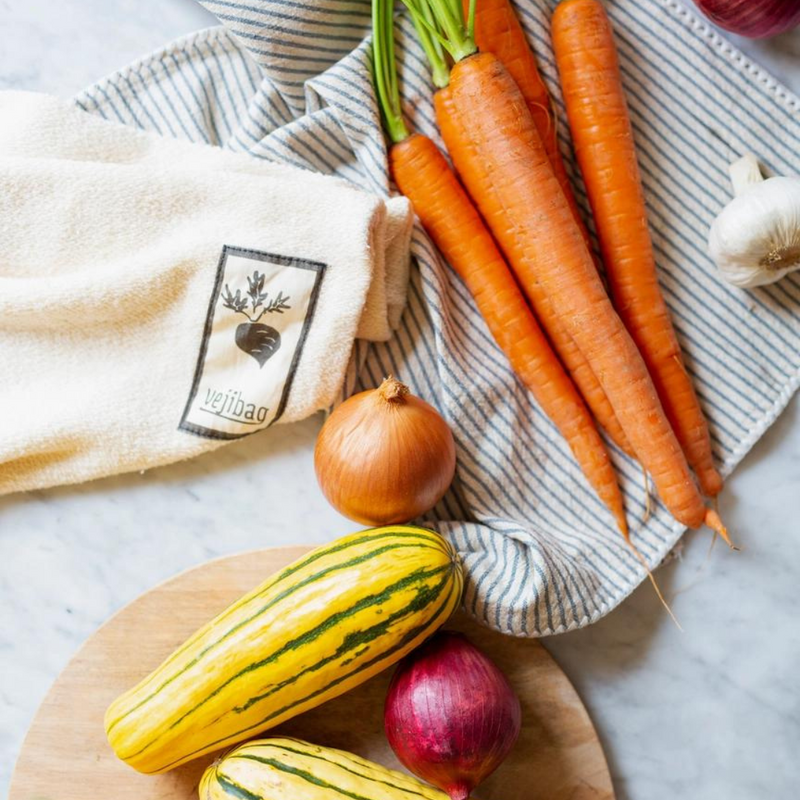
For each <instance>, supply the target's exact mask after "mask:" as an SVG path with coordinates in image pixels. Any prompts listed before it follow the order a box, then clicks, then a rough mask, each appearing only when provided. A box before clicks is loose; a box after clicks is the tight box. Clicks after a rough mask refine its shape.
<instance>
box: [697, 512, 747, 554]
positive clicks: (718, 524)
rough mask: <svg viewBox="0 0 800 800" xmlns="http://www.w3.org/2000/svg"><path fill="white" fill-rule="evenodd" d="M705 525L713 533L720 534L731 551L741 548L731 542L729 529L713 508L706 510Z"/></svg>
mask: <svg viewBox="0 0 800 800" xmlns="http://www.w3.org/2000/svg"><path fill="white" fill-rule="evenodd" d="M705 523H706V525H708V527H709V528H711V530H712V531H714V532H715V533H718V534H719V535H720V536H721V537H722V540H723V541H724V542H725V544H727V545H728V547H730V549H731V550H737V551H738V550H739V548H738V547H737V546H736V545H735V544H734V543H733V542H732V541H731V537H730V536H729V535H728V529H727V528H726V527H725V525H724V524H723V522H722V519H720V516H719V514H718V513H717V512H716V511H715V510H714V509H713V508H707V509H706V516H705Z"/></svg>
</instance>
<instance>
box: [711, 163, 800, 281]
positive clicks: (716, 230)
mask: <svg viewBox="0 0 800 800" xmlns="http://www.w3.org/2000/svg"><path fill="white" fill-rule="evenodd" d="M730 175H731V181H732V183H733V192H734V195H735V196H734V198H733V200H731V202H730V203H728V205H727V206H726V207H725V208H724V209H723V210H722V213H721V214H720V215H719V216H718V217H717V218H716V220H714V223H713V225H712V226H711V232H710V235H709V241H708V248H709V253H710V254H711V258H713V259H714V262H715V263H716V265H717V267H719V271H720V272H721V273H722V277H723V278H724V279H725V280H726V281H728V283H732V284H733V285H734V286H740V287H742V288H745V289H747V288H751V287H753V286H762V285H763V284H765V283H774V282H775V281H777V280H780V279H781V278H782V277H783V276H784V275H786V274H787V273H789V272H792V271H793V270H796V269H800V178H767V179H766V180H764V176H763V175H762V174H761V170H760V169H759V167H758V161H757V160H756V157H755V156H753V155H751V154H749V153H748V154H747V155H745V156H743V157H742V158H740V159H739V160H738V161H736V162H734V163H733V164H732V165H731V167H730Z"/></svg>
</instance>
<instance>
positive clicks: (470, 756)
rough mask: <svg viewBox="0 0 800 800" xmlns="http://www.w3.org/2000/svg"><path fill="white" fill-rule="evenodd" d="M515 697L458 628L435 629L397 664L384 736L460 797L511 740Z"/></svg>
mask: <svg viewBox="0 0 800 800" xmlns="http://www.w3.org/2000/svg"><path fill="white" fill-rule="evenodd" d="M520 717H521V712H520V705H519V699H518V698H517V696H516V694H514V690H513V689H512V688H511V686H510V685H509V683H508V681H507V680H506V678H505V676H504V675H503V673H502V672H500V670H499V669H498V668H497V667H496V666H495V665H494V664H493V663H492V662H491V661H490V660H489V659H488V658H487V657H486V656H485V655H484V654H483V653H482V652H481V651H480V650H478V649H477V648H476V647H474V646H473V645H471V644H470V643H469V642H468V641H467V639H466V638H465V637H464V636H462V635H461V634H459V633H452V632H450V631H444V632H440V633H437V634H436V635H435V636H434V637H433V638H432V639H430V640H428V642H426V643H425V644H424V645H423V646H422V647H420V648H419V649H417V650H415V651H414V652H413V653H411V654H410V655H409V656H407V657H406V658H405V660H404V661H402V662H401V663H400V666H399V667H398V668H397V672H395V674H394V677H393V678H392V683H391V685H390V686H389V693H388V695H387V697H386V708H385V711H384V726H385V729H386V737H387V738H388V740H389V744H390V745H391V746H392V750H394V752H395V754H396V755H397V757H398V758H399V759H400V761H401V763H402V764H403V765H404V766H405V767H406V768H407V769H409V770H410V771H411V772H413V773H414V774H415V775H417V776H419V777H420V778H422V779H423V780H425V781H428V783H432V784H433V785H434V786H437V787H438V788H440V789H442V790H443V791H445V792H447V794H449V795H450V797H451V798H452V800H465V798H467V797H469V795H470V792H471V791H472V790H473V789H474V788H475V787H476V786H477V785H478V784H479V783H480V782H481V781H483V780H484V779H485V778H486V777H487V776H488V775H490V774H491V773H492V772H494V770H495V769H496V768H497V767H498V765H499V764H500V762H501V761H502V760H503V759H504V758H505V757H506V756H507V755H508V753H509V751H510V750H511V748H512V747H513V746H514V743H515V742H516V741H517V737H518V736H519V730H520Z"/></svg>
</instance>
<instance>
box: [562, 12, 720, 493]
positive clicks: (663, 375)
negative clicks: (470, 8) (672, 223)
mask: <svg viewBox="0 0 800 800" xmlns="http://www.w3.org/2000/svg"><path fill="white" fill-rule="evenodd" d="M553 46H554V48H555V54H556V61H557V63H558V68H559V71H560V74H561V82H562V86H563V90H564V101H565V103H566V106H567V113H568V116H569V122H570V128H571V129H572V138H573V141H574V143H575V151H576V153H577V156H578V161H579V163H580V167H581V171H582V172H583V178H584V182H585V183H586V189H587V192H588V194H589V200H590V202H591V205H592V210H593V211H594V219H595V224H596V225H597V232H598V235H599V237H600V243H601V248H602V252H603V259H604V261H605V265H606V271H607V275H608V280H609V284H610V287H611V293H612V296H613V299H614V304H615V306H616V308H617V311H618V312H619V314H620V316H621V317H622V320H623V322H624V323H625V326H626V327H627V329H628V331H629V332H630V334H631V336H632V337H633V340H634V341H635V342H636V344H637V345H638V347H639V350H640V352H641V353H642V356H643V357H644V360H645V363H646V364H647V367H648V369H649V371H650V375H651V377H652V379H653V383H654V384H655V387H656V390H657V391H658V396H659V398H660V399H661V402H662V404H663V406H664V410H665V412H666V414H667V418H668V419H669V421H670V423H671V425H672V428H673V430H674V431H675V434H676V436H677V437H678V441H679V442H680V444H681V447H682V448H683V452H684V453H685V454H686V458H687V460H688V461H689V464H690V465H691V466H692V467H693V469H694V471H695V474H696V475H697V477H698V480H699V481H700V486H701V488H702V489H703V492H704V493H705V494H707V495H710V496H712V497H713V496H716V495H717V494H718V493H719V492H720V490H721V489H722V477H721V476H720V474H719V472H718V471H717V469H716V467H715V466H714V458H713V455H712V452H711V437H710V436H709V432H708V425H707V424H706V420H705V418H704V416H703V412H702V410H701V408H700V403H699V402H698V400H697V395H696V394H695V390H694V387H693V386H692V381H691V378H690V377H689V375H688V374H687V372H686V367H685V366H684V363H683V356H682V354H681V348H680V344H679V343H678V339H677V337H676V336H675V331H674V329H673V327H672V321H671V320H670V316H669V310H668V309H667V306H666V304H665V303H664V298H663V296H662V294H661V290H660V288H659V285H658V277H657V275H656V264H655V258H654V256H653V244H652V241H651V238H650V232H649V230H648V227H647V212H646V210H645V200H644V193H643V191H642V184H641V180H640V176H639V166H638V163H637V160H636V151H635V149H634V142H633V131H632V130H631V123H630V118H629V116H628V107H627V103H626V102H625V94H624V91H623V88H622V81H621V78H620V71H619V62H618V59H617V51H616V47H615V45H614V38H613V31H612V29H611V23H610V21H609V19H608V16H607V15H606V12H605V9H604V8H603V6H602V4H601V3H600V2H599V1H598V0H566V2H562V3H560V4H559V5H558V7H557V8H556V11H555V14H554V15H553Z"/></svg>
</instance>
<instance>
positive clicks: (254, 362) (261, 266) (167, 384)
mask: <svg viewBox="0 0 800 800" xmlns="http://www.w3.org/2000/svg"><path fill="white" fill-rule="evenodd" d="M410 230H411V217H410V211H409V206H408V203H407V201H406V200H405V199H402V198H401V199H396V200H392V201H390V202H388V203H386V202H384V200H382V199H380V198H378V197H376V196H375V195H372V194H369V193H367V192H364V191H361V190H359V189H356V188H355V187H354V186H352V185H351V184H348V183H346V182H344V181H342V180H338V179H335V178H331V177H324V176H320V175H316V174H314V173H312V172H309V171H306V170H301V169H298V168H296V167H290V166H285V165H279V164H270V163H269V162H265V161H259V160H256V159H252V158H250V157H248V156H244V155H235V154H232V153H230V152H226V151H223V150H222V149H220V148H213V147H209V146H207V145H203V144H192V143H189V142H181V141H178V140H176V139H175V138H172V137H169V138H167V137H161V136H158V135H157V134H153V133H145V132H142V131H137V130H134V129H132V128H130V127H123V126H122V125H119V124H111V123H109V122H105V121H103V120H101V119H98V118H95V117H91V116H89V115H88V114H85V113H84V112H83V111H80V110H79V109H78V108H77V107H76V106H75V105H74V104H72V103H68V102H65V101H62V100H58V99H55V98H52V97H48V96H46V95H39V94H32V93H23V92H2V93H0V375H1V376H2V378H1V380H0V494H2V493H5V492H10V491H17V490H23V489H34V488H39V487H43V486H48V485H53V484H62V483H72V482H77V481H83V480H87V479H90V478H95V477H98V476H102V475H111V474H115V473H119V472H122V471H128V470H135V469H144V468H147V467H153V466H157V465H160V464H165V463H168V462H171V461H176V460H178V459H184V458H188V457H190V456H195V455H197V454H199V453H202V452H205V451H207V450H211V449H214V448H216V447H219V446H220V445H221V444H223V443H224V442H226V441H229V440H233V439H236V438H240V437H242V436H246V435H248V434H250V433H253V432H255V431H258V430H261V429H263V428H265V427H267V426H268V425H270V424H272V423H274V422H292V421H295V420H299V419H302V418H304V417H306V416H308V415H310V414H313V413H314V412H316V411H318V410H320V409H325V408H328V407H330V405H331V404H332V403H333V402H334V400H335V399H336V397H337V394H338V393H339V391H340V388H341V385H342V382H343V380H344V376H345V372H346V368H347V364H348V361H349V359H350V356H351V351H352V347H353V342H354V340H355V338H356V336H360V337H362V338H365V339H371V340H384V339H387V338H388V337H389V335H390V333H391V329H390V322H391V321H392V320H394V321H395V322H396V319H397V317H399V312H400V310H401V304H402V298H403V296H404V288H405V286H404V284H405V280H406V278H407V259H408V255H407V253H408V239H409V236H410ZM390 299H391V303H390Z"/></svg>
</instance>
